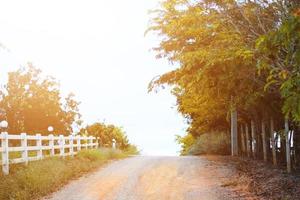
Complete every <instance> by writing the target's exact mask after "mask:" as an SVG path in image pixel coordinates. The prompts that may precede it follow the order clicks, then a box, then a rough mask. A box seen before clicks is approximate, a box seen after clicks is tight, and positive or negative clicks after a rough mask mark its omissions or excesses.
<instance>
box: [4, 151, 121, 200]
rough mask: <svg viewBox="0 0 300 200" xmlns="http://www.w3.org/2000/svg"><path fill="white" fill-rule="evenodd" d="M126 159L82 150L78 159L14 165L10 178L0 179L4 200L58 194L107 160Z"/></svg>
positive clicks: (52, 159) (115, 154)
mask: <svg viewBox="0 0 300 200" xmlns="http://www.w3.org/2000/svg"><path fill="white" fill-rule="evenodd" d="M124 157H126V154H124V153H122V152H121V151H119V150H112V149H101V150H95V149H94V150H82V151H81V152H80V153H79V154H78V155H77V156H75V157H74V158H72V157H66V158H65V159H63V158H48V159H45V160H41V161H36V162H30V163H29V165H28V166H24V165H12V166H11V173H10V174H9V175H8V176H4V175H2V174H1V175H0V199H1V200H32V199H37V198H40V197H42V196H45V195H47V194H49V193H51V192H54V191H56V190H57V189H58V188H60V187H61V186H62V185H64V184H66V183H67V182H69V181H70V180H72V179H75V178H78V177H80V176H81V175H82V174H84V173H86V172H89V171H91V170H93V169H96V168H97V167H99V166H100V165H101V164H103V163H105V162H106V161H107V160H111V159H119V158H124Z"/></svg>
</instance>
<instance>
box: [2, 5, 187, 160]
mask: <svg viewBox="0 0 300 200" xmlns="http://www.w3.org/2000/svg"><path fill="white" fill-rule="evenodd" d="M157 6H158V0H126V1H122V0H118V1H117V0H114V1H113V0H43V1H41V0H26V1H24V0H18V1H17V0H10V1H5V0H0V43H1V44H2V46H3V48H2V49H0V66H1V67H0V73H1V76H0V80H1V83H2V84H3V83H5V81H6V78H7V77H6V74H7V72H8V71H12V70H16V69H18V68H19V67H20V66H24V65H26V63H28V62H31V63H33V65H34V66H36V67H38V68H40V69H42V71H43V72H44V74H46V75H52V76H54V77H55V78H56V79H57V80H58V81H59V82H60V85H61V90H62V92H63V93H64V94H67V93H69V92H73V93H75V95H76V98H77V100H79V101H80V102H81V105H80V110H81V113H82V114H83V120H84V121H85V124H89V123H93V122H96V121H100V122H103V121H104V122H106V123H113V124H116V125H119V126H122V127H123V128H124V130H125V131H126V133H127V135H128V137H129V140H130V142H132V143H134V144H136V145H137V146H138V147H139V148H140V149H142V153H143V154H146V155H176V154H178V151H179V150H180V147H179V145H178V144H176V142H175V140H174V139H175V135H176V134H177V135H183V134H184V131H185V128H186V125H185V123H184V119H183V117H182V116H181V115H180V114H179V113H177V111H176V99H175V98H174V97H173V96H172V95H171V94H170V92H169V90H168V89H166V90H162V91H159V92H158V93H148V92H147V86H148V84H149V82H150V81H151V79H152V78H153V77H155V76H157V75H160V74H163V73H164V72H167V71H170V70H172V69H174V68H175V67H174V66H172V65H170V64H169V63H168V62H167V61H166V60H158V59H156V58H155V52H153V51H151V48H152V47H155V46H156V45H157V44H158V41H159V38H158V37H157V36H155V35H151V34H150V35H147V36H144V33H145V30H146V29H147V26H148V24H149V19H150V16H149V14H148V11H149V10H150V9H154V8H157Z"/></svg>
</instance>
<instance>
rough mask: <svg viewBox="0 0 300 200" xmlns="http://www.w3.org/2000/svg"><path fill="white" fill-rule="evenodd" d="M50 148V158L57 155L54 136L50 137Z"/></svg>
mask: <svg viewBox="0 0 300 200" xmlns="http://www.w3.org/2000/svg"><path fill="white" fill-rule="evenodd" d="M49 147H50V156H54V155H55V150H54V136H53V135H52V134H50V135H49Z"/></svg>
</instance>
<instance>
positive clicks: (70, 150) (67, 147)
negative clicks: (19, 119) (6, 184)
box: [0, 132, 99, 174]
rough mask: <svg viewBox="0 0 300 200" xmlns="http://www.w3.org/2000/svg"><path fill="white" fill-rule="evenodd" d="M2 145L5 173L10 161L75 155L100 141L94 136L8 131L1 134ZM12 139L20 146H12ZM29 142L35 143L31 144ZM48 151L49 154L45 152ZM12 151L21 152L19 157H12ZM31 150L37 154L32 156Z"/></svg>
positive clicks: (0, 148)
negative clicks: (11, 132)
mask: <svg viewBox="0 0 300 200" xmlns="http://www.w3.org/2000/svg"><path fill="white" fill-rule="evenodd" d="M0 140H1V147H0V153H1V155H2V171H3V173H4V174H9V164H10V163H25V164H28V162H29V161H35V160H41V159H43V158H44V157H51V156H61V157H65V156H73V155H75V154H77V152H78V151H80V150H81V149H82V148H85V149H88V148H97V147H98V145H99V144H98V141H97V139H96V138H95V137H93V136H80V135H77V136H73V135H70V136H63V135H59V136H54V135H52V134H51V135H48V136H42V135H41V134H36V135H27V134H26V133H21V134H20V135H9V134H8V133H7V132H2V133H1V134H0ZM10 141H16V142H15V143H18V144H20V146H10V145H9V144H10V143H11V142H10ZM28 143H30V144H34V145H33V146H29V145H28ZM43 151H44V152H46V151H48V152H47V154H46V153H43ZM10 152H20V157H19V158H11V159H10V156H9V153H10ZM29 152H36V155H35V156H30V154H29Z"/></svg>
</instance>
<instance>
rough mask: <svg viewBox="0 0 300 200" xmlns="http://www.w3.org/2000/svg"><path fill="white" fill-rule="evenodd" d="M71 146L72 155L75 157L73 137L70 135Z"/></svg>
mask: <svg viewBox="0 0 300 200" xmlns="http://www.w3.org/2000/svg"><path fill="white" fill-rule="evenodd" d="M69 141H70V142H69V145H70V155H71V156H74V149H73V135H72V134H71V135H70V140H69Z"/></svg>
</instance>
